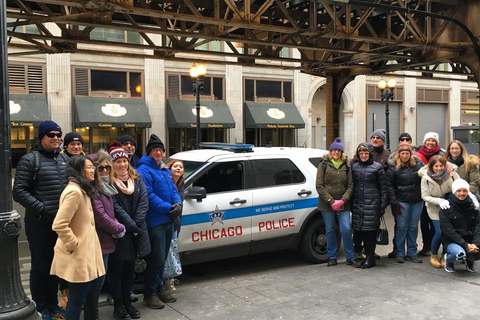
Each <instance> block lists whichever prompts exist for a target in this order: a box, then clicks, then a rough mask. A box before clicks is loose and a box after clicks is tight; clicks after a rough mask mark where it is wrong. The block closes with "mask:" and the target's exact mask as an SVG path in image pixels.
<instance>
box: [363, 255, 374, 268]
mask: <svg viewBox="0 0 480 320" xmlns="http://www.w3.org/2000/svg"><path fill="white" fill-rule="evenodd" d="M372 267H375V256H368V255H367V257H366V258H365V260H364V262H363V264H362V269H368V268H372Z"/></svg>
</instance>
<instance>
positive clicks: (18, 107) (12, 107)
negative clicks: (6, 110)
mask: <svg viewBox="0 0 480 320" xmlns="http://www.w3.org/2000/svg"><path fill="white" fill-rule="evenodd" d="M9 107H10V114H16V113H19V112H20V110H22V106H21V105H19V104H18V103H16V102H13V101H12V100H10V101H9Z"/></svg>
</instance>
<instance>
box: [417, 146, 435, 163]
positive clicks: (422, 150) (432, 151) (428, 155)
mask: <svg viewBox="0 0 480 320" xmlns="http://www.w3.org/2000/svg"><path fill="white" fill-rule="evenodd" d="M440 149H441V148H440V146H436V147H435V148H432V149H430V150H427V148H425V146H421V147H420V149H418V152H420V153H421V154H423V155H424V157H425V158H426V159H427V161H428V160H430V158H431V157H433V156H434V155H436V154H437V153H438V151H440Z"/></svg>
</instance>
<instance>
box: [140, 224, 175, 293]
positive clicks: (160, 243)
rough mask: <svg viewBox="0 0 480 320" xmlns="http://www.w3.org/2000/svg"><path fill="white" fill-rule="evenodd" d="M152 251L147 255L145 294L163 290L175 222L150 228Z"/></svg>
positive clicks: (144, 281)
mask: <svg viewBox="0 0 480 320" xmlns="http://www.w3.org/2000/svg"><path fill="white" fill-rule="evenodd" d="M148 235H149V237H150V244H151V246H152V251H151V253H150V254H149V255H148V256H147V258H146V260H147V268H146V269H145V274H144V279H143V295H144V296H145V297H148V296H150V295H151V294H152V293H158V292H161V291H162V290H163V287H164V286H163V269H164V267H165V261H166V260H167V254H168V250H170V242H172V236H173V222H168V223H164V224H160V225H158V226H155V227H153V228H150V229H148Z"/></svg>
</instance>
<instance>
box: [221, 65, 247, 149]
mask: <svg viewBox="0 0 480 320" xmlns="http://www.w3.org/2000/svg"><path fill="white" fill-rule="evenodd" d="M242 72H243V67H242V66H236V65H226V66H225V98H226V102H227V105H228V107H229V108H230V112H231V113H232V115H233V119H235V128H233V129H229V130H230V134H229V141H228V142H229V143H243V142H244V140H243V128H244V123H243V74H242Z"/></svg>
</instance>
